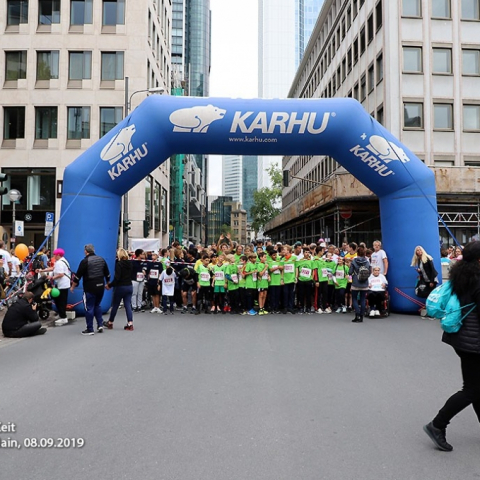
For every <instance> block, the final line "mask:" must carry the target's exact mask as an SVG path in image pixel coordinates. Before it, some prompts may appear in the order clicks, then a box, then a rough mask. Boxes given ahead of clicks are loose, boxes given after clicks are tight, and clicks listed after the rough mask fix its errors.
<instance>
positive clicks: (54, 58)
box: [37, 50, 59, 80]
mask: <svg viewBox="0 0 480 480" xmlns="http://www.w3.org/2000/svg"><path fill="white" fill-rule="evenodd" d="M58 60H59V52H58V51H56V50H54V51H52V52H37V80H51V79H52V78H54V79H56V78H58Z"/></svg>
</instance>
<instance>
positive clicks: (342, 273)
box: [335, 270, 345, 278]
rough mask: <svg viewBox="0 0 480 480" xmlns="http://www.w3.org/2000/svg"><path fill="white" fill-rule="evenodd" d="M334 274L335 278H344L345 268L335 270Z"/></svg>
mask: <svg viewBox="0 0 480 480" xmlns="http://www.w3.org/2000/svg"><path fill="white" fill-rule="evenodd" d="M335 276H336V277H337V278H345V270H337V271H336V272H335Z"/></svg>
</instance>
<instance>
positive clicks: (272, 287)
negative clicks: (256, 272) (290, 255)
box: [268, 251, 283, 313]
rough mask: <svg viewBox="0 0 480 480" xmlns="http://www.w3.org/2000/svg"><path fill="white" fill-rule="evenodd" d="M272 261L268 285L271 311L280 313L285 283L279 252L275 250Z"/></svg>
mask: <svg viewBox="0 0 480 480" xmlns="http://www.w3.org/2000/svg"><path fill="white" fill-rule="evenodd" d="M270 256H271V262H270V265H269V268H268V271H269V272H270V282H269V285H268V298H269V301H270V311H271V312H272V313H280V296H281V293H282V285H283V266H282V262H281V261H280V260H278V253H277V252H275V251H273V252H272V253H271V254H270Z"/></svg>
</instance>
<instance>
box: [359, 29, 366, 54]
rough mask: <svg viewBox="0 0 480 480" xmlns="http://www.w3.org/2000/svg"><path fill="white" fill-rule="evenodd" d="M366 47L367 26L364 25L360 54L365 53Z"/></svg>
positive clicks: (361, 32) (361, 34)
mask: <svg viewBox="0 0 480 480" xmlns="http://www.w3.org/2000/svg"><path fill="white" fill-rule="evenodd" d="M365 48H366V42H365V27H363V28H362V29H361V30H360V55H362V54H363V52H364V51H365Z"/></svg>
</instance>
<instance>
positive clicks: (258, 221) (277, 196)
mask: <svg viewBox="0 0 480 480" xmlns="http://www.w3.org/2000/svg"><path fill="white" fill-rule="evenodd" d="M267 173H268V175H269V177H270V181H271V182H272V186H271V187H263V188H261V189H260V190H257V191H256V192H254V193H253V206H252V208H251V209H250V213H251V215H252V218H253V222H252V228H253V230H254V231H255V233H258V232H259V231H260V230H263V229H264V227H265V225H266V224H267V223H268V222H269V221H270V220H272V219H273V218H275V217H276V216H277V215H279V214H280V213H281V211H282V209H281V208H280V207H279V205H280V201H281V199H282V172H281V171H280V167H278V166H276V165H270V167H269V168H268V169H267Z"/></svg>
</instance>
